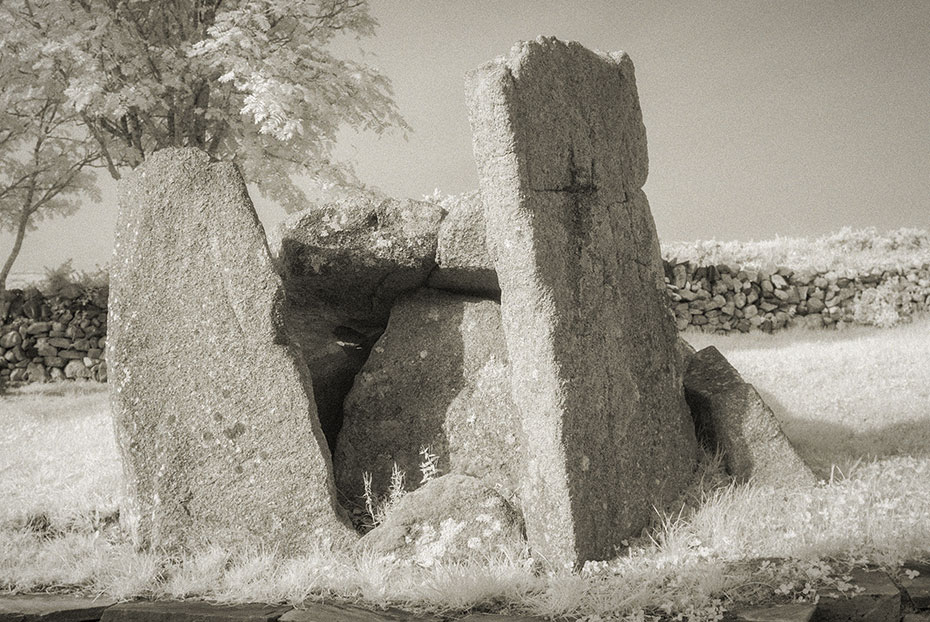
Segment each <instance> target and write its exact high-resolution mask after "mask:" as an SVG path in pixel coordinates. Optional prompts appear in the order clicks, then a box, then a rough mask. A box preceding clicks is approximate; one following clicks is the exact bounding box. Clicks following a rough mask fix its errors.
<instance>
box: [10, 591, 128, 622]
mask: <svg viewBox="0 0 930 622" xmlns="http://www.w3.org/2000/svg"><path fill="white" fill-rule="evenodd" d="M115 602H116V601H115V600H112V599H110V598H104V597H100V598H86V597H82V596H72V595H70V594H25V595H18V596H10V595H3V596H2V597H0V622H91V621H94V620H99V619H100V616H101V615H102V614H103V612H104V610H105V609H106V608H107V607H110V606H112V605H113V604H114V603H115Z"/></svg>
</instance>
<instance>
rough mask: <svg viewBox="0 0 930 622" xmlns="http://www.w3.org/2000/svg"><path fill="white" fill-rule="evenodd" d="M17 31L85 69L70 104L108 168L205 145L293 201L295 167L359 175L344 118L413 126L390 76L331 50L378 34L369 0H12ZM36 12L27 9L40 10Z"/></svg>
mask: <svg viewBox="0 0 930 622" xmlns="http://www.w3.org/2000/svg"><path fill="white" fill-rule="evenodd" d="M3 6H4V9H5V12H6V13H7V15H8V16H9V19H10V20H12V23H10V25H9V27H10V28H16V29H21V30H28V29H35V28H40V29H42V30H43V31H44V32H45V37H44V39H43V41H42V42H41V43H36V44H35V45H34V46H33V47H32V48H31V49H32V51H33V53H34V54H35V56H36V59H37V62H39V63H44V64H47V65H50V66H53V65H56V64H67V65H68V66H71V67H73V68H74V69H75V71H74V72H73V73H72V74H71V75H70V77H69V80H68V84H67V88H66V89H65V94H66V95H67V99H68V104H69V106H70V107H71V109H72V110H74V111H76V112H77V113H78V114H79V115H80V117H81V120H82V122H83V124H84V126H85V128H86V129H87V130H88V131H90V133H91V134H92V135H93V137H94V138H95V139H96V141H97V142H98V143H99V145H100V147H101V149H102V151H103V154H104V156H105V157H106V160H107V163H108V166H109V168H110V172H111V174H112V175H113V176H114V177H118V176H119V174H120V169H121V168H123V167H126V166H129V167H134V166H136V165H138V164H139V163H141V162H142V161H143V160H144V159H145V158H146V157H147V156H148V155H149V154H150V153H151V152H152V151H154V150H156V149H159V148H162V147H167V146H195V147H199V148H202V149H204V150H206V151H207V152H209V153H210V155H211V156H213V157H214V158H216V159H218V160H224V161H233V162H235V163H236V164H238V166H239V168H240V169H241V171H242V173H243V175H244V177H245V179H246V181H247V182H249V183H254V184H255V185H256V186H257V187H258V189H259V190H260V191H261V192H262V193H263V194H266V195H267V196H269V197H271V198H273V199H275V200H277V201H279V202H280V203H281V204H282V205H284V207H285V208H287V209H294V208H296V207H299V206H300V205H301V203H302V202H303V199H304V195H303V192H302V191H301V190H300V189H299V188H298V187H297V186H296V185H295V184H294V182H293V181H292V179H291V177H290V176H291V175H292V174H302V175H307V176H310V177H311V178H314V179H316V180H318V181H320V182H323V183H343V182H346V181H347V180H350V179H351V177H352V176H351V171H350V169H349V167H348V166H347V165H340V164H336V163H333V162H331V161H330V152H331V149H332V147H333V145H334V142H335V139H336V132H337V130H338V129H339V127H340V126H341V125H342V124H347V125H349V126H351V127H354V128H356V129H359V130H372V131H375V132H382V131H383V130H385V129H386V128H388V127H391V126H400V127H401V128H406V125H405V124H404V122H403V120H402V119H401V117H400V116H399V114H398V113H397V111H396V109H395V107H394V104H393V101H392V91H391V86H390V83H389V81H388V80H387V79H386V78H385V77H384V76H382V75H381V74H380V73H378V72H377V71H375V70H373V69H372V68H370V67H367V66H365V65H363V64H361V63H358V62H355V61H352V60H348V59H344V58H340V57H337V56H336V55H335V54H334V53H333V52H332V51H331V49H330V48H331V47H332V46H331V44H332V43H333V40H334V39H335V38H336V37H337V36H340V35H349V36H355V37H356V38H360V37H367V36H371V35H372V34H373V33H374V29H375V26H376V22H375V20H374V19H373V18H372V17H371V16H370V15H369V12H368V5H367V2H365V0H199V1H197V2H194V1H192V0H173V1H168V2H166V1H164V0H79V1H74V0H7V1H6V2H4V5H3ZM30 10H31V13H32V14H33V16H34V17H32V18H30V17H29V13H30Z"/></svg>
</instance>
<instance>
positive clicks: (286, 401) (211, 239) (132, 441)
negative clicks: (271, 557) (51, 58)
mask: <svg viewBox="0 0 930 622" xmlns="http://www.w3.org/2000/svg"><path fill="white" fill-rule="evenodd" d="M282 302H283V291H282V285H281V280H280V278H279V277H278V275H277V273H276V272H275V270H274V267H273V265H272V261H271V258H270V256H269V253H268V248H267V245H266V242H265V237H264V232H263V229H262V226H261V224H260V223H259V221H258V218H257V216H256V214H255V211H254V210H253V208H252V203H251V201H250V200H249V196H248V193H247V191H246V187H245V184H244V183H243V181H242V177H241V176H240V175H239V173H238V171H237V170H236V169H235V167H234V166H233V165H231V164H228V163H213V162H211V161H210V158H209V157H208V156H207V155H206V154H205V153H203V152H201V151H199V150H196V149H165V150H162V151H159V152H156V153H154V154H152V155H151V156H150V157H149V158H148V160H147V161H146V162H145V163H144V164H143V165H142V166H140V167H139V168H138V169H137V170H136V171H135V172H133V173H132V174H131V175H130V176H128V177H127V178H126V180H125V181H123V182H122V185H121V197H120V215H119V223H118V225H117V230H116V242H115V251H114V260H113V268H112V271H111V286H110V307H109V329H110V332H109V335H108V337H107V348H108V350H107V360H108V362H109V374H110V392H111V402H112V409H113V417H114V421H115V427H116V436H117V441H118V445H119V449H120V453H121V455H122V459H123V466H124V471H125V474H126V480H127V484H128V488H129V491H128V492H129V498H130V501H131V502H132V507H131V508H128V512H127V514H128V515H129V516H128V520H129V523H130V526H131V527H132V528H133V529H134V530H135V535H136V537H137V541H138V542H139V543H140V544H150V545H153V546H158V547H163V548H166V549H169V550H170V549H179V548H194V547H197V546H200V545H202V544H204V543H206V542H214V543H218V544H220V545H230V544H233V543H236V542H241V541H243V540H252V541H257V542H259V543H264V544H267V545H273V546H275V547H277V548H279V550H281V551H282V552H285V553H295V552H299V551H302V550H306V549H308V548H309V547H310V546H315V545H317V544H320V543H324V542H331V543H333V544H334V545H338V544H341V543H343V542H349V541H351V540H353V539H354V538H355V534H354V533H353V532H352V531H351V527H350V526H348V522H347V520H346V519H345V518H344V517H343V516H342V512H341V510H340V508H339V507H338V505H337V503H336V500H335V487H334V484H333V476H332V465H331V460H330V457H329V452H328V451H327V450H326V446H325V442H324V439H323V435H322V432H321V430H320V426H319V423H318V421H317V416H316V408H315V407H314V402H313V389H312V386H311V383H310V379H309V374H308V373H307V369H306V366H305V365H304V363H303V361H302V359H301V356H300V353H299V351H298V349H297V348H294V347H292V346H291V345H290V344H289V342H288V340H287V338H286V336H285V334H284V330H283V327H282V318H281V304H282ZM204 361H209V364H208V365H205V364H204Z"/></svg>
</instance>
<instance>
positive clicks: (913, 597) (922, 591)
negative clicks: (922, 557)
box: [901, 562, 930, 609]
mask: <svg viewBox="0 0 930 622" xmlns="http://www.w3.org/2000/svg"><path fill="white" fill-rule="evenodd" d="M902 571H911V572H912V574H913V572H917V573H918V574H917V575H914V576H909V575H907V574H905V573H903V572H902V577H901V587H903V588H904V590H905V591H906V592H907V597H908V600H909V601H910V602H911V604H912V605H913V606H914V607H915V608H917V609H930V564H927V563H924V564H921V563H916V562H908V563H905V564H904V566H903V567H902Z"/></svg>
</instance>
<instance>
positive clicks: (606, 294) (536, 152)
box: [466, 38, 697, 564]
mask: <svg viewBox="0 0 930 622" xmlns="http://www.w3.org/2000/svg"><path fill="white" fill-rule="evenodd" d="M466 83H467V93H468V100H469V101H468V105H469V115H470V120H471V126H472V132H473V138H474V149H475V157H476V160H477V163H478V172H479V179H480V182H481V192H482V195H483V198H484V204H485V209H486V219H487V241H488V246H489V251H490V253H491V256H492V258H493V260H494V264H495V267H496V270H497V275H498V279H499V281H500V288H501V304H502V316H503V317H502V321H503V329H504V334H505V336H506V341H507V349H508V352H509V356H510V361H511V364H512V366H513V375H512V391H513V398H514V402H515V403H516V405H517V408H518V409H519V411H520V413H521V419H522V429H523V433H524V436H525V439H524V447H525V454H526V456H527V458H526V465H525V474H524V481H523V486H522V500H523V508H524V516H525V520H526V527H527V537H528V540H529V543H530V546H531V548H532V549H533V550H534V554H535V555H537V556H539V557H542V558H544V559H546V560H548V561H549V562H550V563H553V564H566V563H575V564H577V563H581V562H583V561H585V560H590V559H604V558H608V557H611V556H612V555H613V554H614V552H615V549H616V547H618V546H620V545H621V540H622V539H624V538H627V537H629V536H633V535H638V534H639V533H640V530H641V529H642V528H643V527H644V526H646V525H647V524H648V522H649V521H650V519H651V518H652V517H653V516H654V512H655V510H654V509H653V508H654V507H662V506H666V505H667V504H669V503H671V502H673V501H674V500H675V499H676V498H677V496H678V494H679V493H680V491H681V489H682V488H683V487H684V486H685V484H686V483H687V481H688V480H689V478H690V476H691V474H692V472H693V466H694V464H695V456H696V451H697V444H696V441H695V437H694V429H693V425H692V423H691V420H690V417H689V414H688V410H687V406H686V404H685V400H684V394H683V389H682V372H683V370H682V362H681V360H680V357H679V356H678V354H677V333H676V330H675V325H674V323H673V320H672V317H671V316H670V315H669V312H668V305H667V302H666V300H665V295H666V294H665V291H664V282H663V279H662V264H661V257H660V255H659V246H658V239H657V237H656V232H655V225H654V223H653V220H652V215H651V213H650V211H649V204H648V202H647V201H646V196H645V194H643V192H642V190H641V188H642V185H643V183H644V182H645V181H646V174H647V168H648V166H647V155H646V134H645V129H644V127H643V123H642V116H641V112H640V107H639V101H638V96H637V93H636V83H635V79H634V75H633V64H632V62H631V61H630V59H629V57H628V56H627V55H626V54H623V53H614V54H610V55H604V54H598V53H594V52H591V51H589V50H587V49H585V48H584V47H582V46H581V45H579V44H577V43H564V42H562V41H559V40H557V39H553V38H539V39H537V40H535V41H530V42H523V43H518V44H517V45H516V46H515V47H514V48H513V49H512V50H511V53H510V56H509V57H507V58H499V59H497V60H495V61H492V62H491V63H488V64H486V65H484V66H483V67H481V68H479V69H477V70H474V71H472V72H470V73H469V74H468V76H467V78H466Z"/></svg>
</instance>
